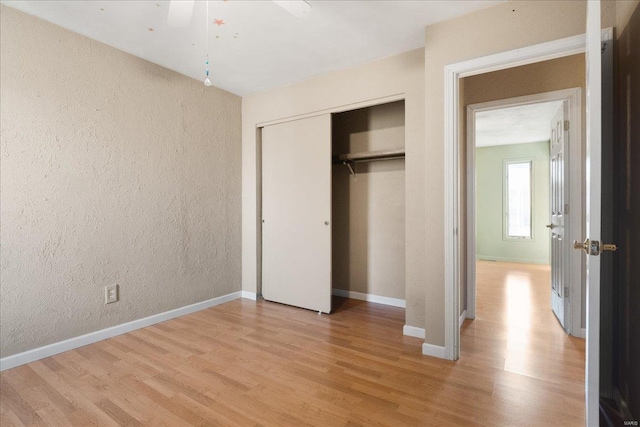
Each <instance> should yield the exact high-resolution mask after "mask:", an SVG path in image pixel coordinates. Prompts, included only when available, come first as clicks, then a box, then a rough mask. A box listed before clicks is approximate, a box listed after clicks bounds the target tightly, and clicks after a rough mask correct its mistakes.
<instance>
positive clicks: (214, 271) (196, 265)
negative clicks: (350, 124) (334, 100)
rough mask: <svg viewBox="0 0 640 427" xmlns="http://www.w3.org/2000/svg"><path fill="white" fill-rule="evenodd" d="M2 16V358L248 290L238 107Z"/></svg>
mask: <svg viewBox="0 0 640 427" xmlns="http://www.w3.org/2000/svg"><path fill="white" fill-rule="evenodd" d="M0 15H1V41H2V42H1V44H0V48H1V58H0V60H1V70H0V73H1V81H0V90H1V93H2V105H1V110H0V115H1V117H0V120H1V140H2V146H1V158H0V159H1V162H2V164H1V166H2V169H1V176H0V183H1V194H2V205H1V211H0V219H1V222H2V228H1V235H0V236H1V244H2V254H1V287H0V288H1V294H0V295H1V302H0V304H1V317H0V331H1V335H0V340H1V343H2V345H1V351H2V352H1V355H2V356H3V357H4V356H8V355H12V354H15V353H18V352H22V351H25V350H28V349H32V348H34V347H39V346H42V345H46V344H50V343H53V342H56V341H60V340H63V339H67V338H71V337H74V336H77V335H81V334H85V333H88V332H92V331H96V330H99V329H102V328H106V327H109V326H114V325H117V324H120V323H123V322H127V321H131V320H134V319H138V318H142V317H145V316H149V315H152V314H155V313H159V312H163V311H166V310H170V309H174V308H177V307H181V306H184V305H187V304H191V303H195V302H198V301H203V300H207V299H210V298H214V297H217V296H221V295H224V294H228V293H231V292H234V291H239V290H240V273H241V271H240V256H241V254H240V179H241V177H240V162H241V157H240V148H241V147H240V131H241V121H240V113H241V111H240V110H241V100H240V98H239V97H237V96H235V95H232V94H229V93H227V92H224V91H221V90H217V89H213V88H210V89H206V88H205V86H204V85H203V84H202V83H201V82H198V81H195V80H192V79H189V78H187V77H184V76H181V75H179V74H176V73H174V72H172V71H169V70H166V69H163V68H161V67H159V66H156V65H153V64H151V63H148V62H146V61H143V60H141V59H138V58H136V57H134V56H131V55H128V54H126V53H123V52H120V51H117V50H115V49H113V48H111V47H108V46H106V45H103V44H101V43H98V42H95V41H92V40H90V39H87V38H85V37H82V36H80V35H77V34H74V33H71V32H69V31H67V30H64V29H62V28H59V27H56V26H54V25H52V24H49V23H47V22H44V21H41V20H39V19H36V18H33V17H30V16H28V15H25V14H22V13H20V12H17V11H15V10H13V9H11V8H7V7H4V6H3V7H1V9H0ZM111 284H119V285H120V301H119V302H117V303H115V304H109V305H105V304H104V290H103V288H104V286H105V285H111Z"/></svg>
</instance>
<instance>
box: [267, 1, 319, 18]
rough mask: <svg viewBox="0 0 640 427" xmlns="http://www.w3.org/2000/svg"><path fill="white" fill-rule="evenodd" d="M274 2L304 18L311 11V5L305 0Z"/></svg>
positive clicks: (294, 14)
mask: <svg viewBox="0 0 640 427" xmlns="http://www.w3.org/2000/svg"><path fill="white" fill-rule="evenodd" d="M273 2H274V3H275V4H277V5H278V6H280V7H281V8H283V9H284V10H286V11H287V12H289V13H290V14H292V15H293V16H295V17H297V18H304V17H305V16H307V15H308V14H309V12H311V5H310V4H309V3H307V2H306V1H304V0H273Z"/></svg>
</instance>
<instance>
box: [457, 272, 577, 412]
mask: <svg viewBox="0 0 640 427" xmlns="http://www.w3.org/2000/svg"><path fill="white" fill-rule="evenodd" d="M476 270H477V276H476V277H477V296H476V308H477V310H476V311H477V312H476V319H475V320H473V321H471V320H469V319H467V320H465V322H464V324H463V326H462V329H461V336H460V348H461V351H460V360H459V361H458V363H460V364H462V365H465V366H468V367H474V368H491V369H492V370H493V372H494V373H493V375H494V383H493V392H492V393H493V398H494V399H500V398H501V396H503V397H504V398H505V399H508V401H510V402H512V401H513V400H514V398H515V399H517V398H518V397H521V399H522V403H523V405H522V406H518V407H514V408H513V409H514V411H517V412H518V413H519V415H518V416H520V417H523V418H526V419H530V418H534V419H535V417H538V416H539V415H540V414H549V413H554V412H558V413H563V415H564V416H568V418H565V419H563V420H562V421H560V420H558V425H567V423H568V422H570V423H571V425H584V422H585V419H584V410H585V406H584V369H585V356H584V355H585V340H583V339H580V338H575V337H571V336H569V335H567V334H566V333H565V332H564V330H563V329H562V326H561V325H560V323H559V322H558V320H557V319H556V317H555V315H554V314H553V312H552V311H551V304H550V298H551V287H550V284H549V283H550V272H551V267H550V266H548V265H534V264H519V263H506V262H491V261H478V263H477V267H476ZM514 415H515V414H514ZM513 422H514V423H516V424H518V422H517V421H516V420H515V419H514V420H513Z"/></svg>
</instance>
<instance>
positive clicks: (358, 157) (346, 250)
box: [332, 100, 406, 311]
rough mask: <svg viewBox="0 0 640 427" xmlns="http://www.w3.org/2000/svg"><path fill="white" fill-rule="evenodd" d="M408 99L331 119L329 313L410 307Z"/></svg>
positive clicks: (336, 115)
mask: <svg viewBox="0 0 640 427" xmlns="http://www.w3.org/2000/svg"><path fill="white" fill-rule="evenodd" d="M404 157H405V106H404V100H402V101H396V102H391V103H387V104H381V105H374V106H371V107H366V108H361V109H357V110H351V111H345V112H341V113H335V114H333V115H332V164H333V167H332V224H333V227H332V287H333V290H332V293H333V295H334V297H333V301H332V305H333V307H332V310H333V311H337V310H340V309H341V307H342V308H344V307H346V306H345V305H344V302H345V298H350V299H355V300H364V301H370V302H375V303H380V304H385V305H391V306H396V307H405V264H406V263H405V242H406V237H405V236H406V233H405V162H404Z"/></svg>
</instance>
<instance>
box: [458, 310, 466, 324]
mask: <svg viewBox="0 0 640 427" xmlns="http://www.w3.org/2000/svg"><path fill="white" fill-rule="evenodd" d="M466 318H467V310H464V311H463V312H462V314H461V315H460V323H458V327H459V328H462V324H463V323H464V319H466Z"/></svg>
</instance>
